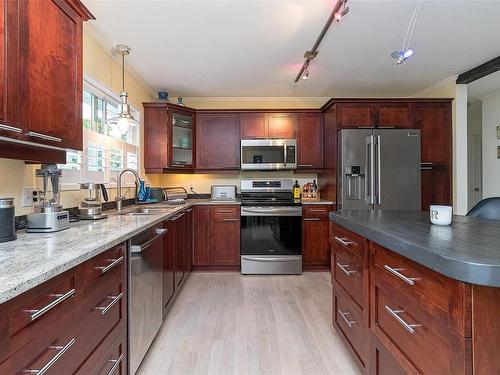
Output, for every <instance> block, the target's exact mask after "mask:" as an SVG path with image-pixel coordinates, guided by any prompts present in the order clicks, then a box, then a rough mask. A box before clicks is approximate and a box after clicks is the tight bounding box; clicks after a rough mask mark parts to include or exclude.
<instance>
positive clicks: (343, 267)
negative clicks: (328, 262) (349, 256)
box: [337, 262, 356, 276]
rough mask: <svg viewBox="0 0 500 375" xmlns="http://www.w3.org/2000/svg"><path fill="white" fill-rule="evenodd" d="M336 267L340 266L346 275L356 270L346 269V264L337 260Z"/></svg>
mask: <svg viewBox="0 0 500 375" xmlns="http://www.w3.org/2000/svg"><path fill="white" fill-rule="evenodd" d="M337 267H338V268H340V269H341V270H342V271H344V273H345V274H346V275H347V276H351V275H352V274H353V273H356V271H350V270H348V269H347V267H349V266H348V265H347V264H340V263H338V262H337Z"/></svg>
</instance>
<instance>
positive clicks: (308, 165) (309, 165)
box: [299, 164, 313, 167]
mask: <svg viewBox="0 0 500 375" xmlns="http://www.w3.org/2000/svg"><path fill="white" fill-rule="evenodd" d="M312 166H313V165H312V164H299V167H312Z"/></svg>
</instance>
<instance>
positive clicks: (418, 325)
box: [385, 305, 422, 334]
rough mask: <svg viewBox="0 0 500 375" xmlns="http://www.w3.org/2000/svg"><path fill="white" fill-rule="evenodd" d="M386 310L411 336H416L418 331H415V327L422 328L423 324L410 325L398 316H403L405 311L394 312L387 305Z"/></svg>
mask: <svg viewBox="0 0 500 375" xmlns="http://www.w3.org/2000/svg"><path fill="white" fill-rule="evenodd" d="M385 309H386V310H387V312H388V313H389V314H391V316H392V317H393V318H394V319H396V320H397V321H398V323H399V324H401V325H402V326H403V327H404V328H405V329H406V330H407V331H408V332H410V333H411V334H414V333H415V332H416V331H415V329H414V328H415V327H420V326H422V325H421V324H408V323H406V322H405V321H404V319H403V318H401V317H400V316H399V315H398V314H401V313H404V312H405V311H404V310H393V309H391V308H390V307H389V306H387V305H385Z"/></svg>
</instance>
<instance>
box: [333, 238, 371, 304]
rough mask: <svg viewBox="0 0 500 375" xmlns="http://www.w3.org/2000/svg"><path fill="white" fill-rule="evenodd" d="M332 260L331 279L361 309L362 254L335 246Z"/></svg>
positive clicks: (362, 282)
mask: <svg viewBox="0 0 500 375" xmlns="http://www.w3.org/2000/svg"><path fill="white" fill-rule="evenodd" d="M332 260H333V263H332V265H331V267H332V275H333V278H334V279H335V280H336V281H337V283H339V285H340V286H342V288H344V290H346V291H347V293H349V295H350V296H351V297H352V298H353V299H354V300H355V301H356V303H357V304H358V305H359V306H360V307H363V306H364V302H363V301H364V299H363V285H364V277H365V276H364V273H365V272H364V267H363V264H364V254H358V253H355V252H351V251H350V250H347V249H346V248H345V247H344V246H340V245H338V244H335V245H334V251H333V259H332Z"/></svg>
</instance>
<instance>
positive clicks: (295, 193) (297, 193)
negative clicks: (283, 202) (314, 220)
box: [293, 180, 300, 199]
mask: <svg viewBox="0 0 500 375" xmlns="http://www.w3.org/2000/svg"><path fill="white" fill-rule="evenodd" d="M293 199H300V185H299V181H298V180H295V185H293Z"/></svg>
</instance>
